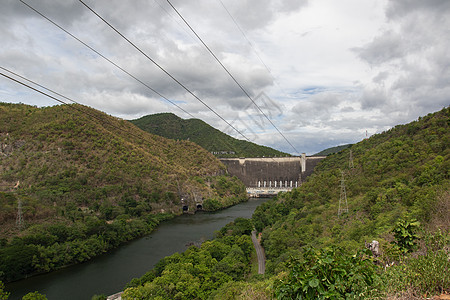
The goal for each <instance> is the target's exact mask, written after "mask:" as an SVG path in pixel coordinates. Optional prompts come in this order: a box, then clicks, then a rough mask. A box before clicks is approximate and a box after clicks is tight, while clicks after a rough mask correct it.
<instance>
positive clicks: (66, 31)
mask: <svg viewBox="0 0 450 300" xmlns="http://www.w3.org/2000/svg"><path fill="white" fill-rule="evenodd" d="M20 2H22V3H23V4H24V5H26V6H27V7H28V8H30V9H31V10H33V11H34V12H35V13H37V14H38V15H40V16H41V17H43V18H44V19H46V20H47V21H49V22H50V23H52V24H53V25H55V26H56V27H58V28H59V29H61V30H62V31H64V32H65V33H66V34H68V35H70V36H71V37H72V38H74V39H75V40H77V41H78V42H80V43H81V44H83V45H84V46H86V47H87V48H89V49H90V50H91V51H93V52H94V53H96V54H97V55H98V56H100V57H101V58H103V59H104V60H106V61H107V62H109V63H110V64H112V65H113V66H115V67H116V68H118V69H119V70H121V71H122V72H124V73H125V74H127V75H128V76H130V77H131V78H133V79H134V80H136V81H137V82H139V83H140V84H142V85H143V86H145V87H146V88H148V89H149V90H151V91H152V92H154V93H155V94H157V95H158V96H160V97H161V98H163V99H164V100H166V101H167V102H169V103H170V104H172V105H174V106H175V107H177V108H178V109H180V110H181V111H183V112H184V113H186V114H188V115H189V116H191V117H192V118H195V117H194V116H193V115H192V114H191V113H189V112H188V111H186V110H185V109H183V108H182V107H181V106H179V105H178V104H176V103H175V102H173V101H172V100H170V99H169V98H167V97H166V96H164V95H162V94H161V93H159V92H158V91H156V90H155V89H153V88H152V87H151V86H149V85H148V84H147V83H145V82H143V81H142V80H140V79H139V78H137V77H136V76H134V75H133V74H131V73H130V72H128V71H127V70H125V69H124V68H122V67H121V66H119V65H118V64H116V63H115V62H113V61H112V60H110V59H109V58H107V57H106V56H104V55H103V54H101V53H100V52H98V51H97V50H95V49H94V48H93V47H91V46H89V45H88V44H87V43H85V42H83V41H82V40H81V39H79V38H78V37H76V36H75V35H73V34H72V33H70V32H69V31H68V30H66V29H65V28H63V27H62V26H60V25H59V24H57V23H56V22H54V21H53V20H51V19H50V18H48V17H47V16H45V15H44V14H43V13H41V12H39V11H38V10H37V9H35V8H34V7H32V6H31V5H29V4H28V3H26V2H25V1H23V0H20Z"/></svg>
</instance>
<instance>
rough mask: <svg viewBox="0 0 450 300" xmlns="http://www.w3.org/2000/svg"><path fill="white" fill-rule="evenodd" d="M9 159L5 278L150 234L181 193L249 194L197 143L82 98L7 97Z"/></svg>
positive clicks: (1, 148) (195, 196) (2, 151)
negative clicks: (40, 101)
mask: <svg viewBox="0 0 450 300" xmlns="http://www.w3.org/2000/svg"><path fill="white" fill-rule="evenodd" d="M0 159H1V164H0V208H1V209H0V280H2V279H3V280H7V281H10V280H15V279H17V278H20V277H22V276H25V275H29V274H32V273H36V272H46V271H50V270H53V269H57V268H60V267H62V266H65V265H68V264H73V263H78V262H82V261H85V260H87V259H89V258H91V257H93V256H96V255H98V254H101V253H104V252H106V251H108V250H109V249H111V248H114V247H117V246H118V245H119V244H120V243H122V242H125V241H127V240H130V239H133V238H136V237H138V236H142V235H143V234H146V233H148V232H150V231H151V230H152V229H153V228H154V227H155V226H156V224H158V222H159V221H160V220H162V219H164V218H167V217H170V216H172V215H174V214H181V213H182V204H181V201H180V199H181V197H183V198H184V199H185V204H184V205H186V206H188V207H189V210H190V211H192V210H193V209H195V207H196V201H198V200H199V199H203V208H204V209H205V210H214V209H218V208H221V207H225V206H229V205H232V204H235V203H237V202H239V201H243V200H246V194H245V187H244V186H243V184H242V183H240V182H239V181H238V180H237V179H235V178H231V177H228V176H226V175H222V174H224V173H225V172H224V166H223V165H222V164H221V163H220V162H219V160H217V159H216V158H215V157H214V156H213V155H211V154H210V153H209V152H207V151H205V150H204V149H203V148H201V147H199V146H198V145H196V144H195V143H192V142H189V141H175V140H170V139H166V138H163V137H160V136H157V135H152V134H149V133H147V132H144V131H142V130H140V129H139V128H137V127H136V126H134V125H132V124H131V123H129V122H127V121H124V120H120V119H117V118H114V117H111V116H108V115H106V114H104V113H102V112H99V111H96V110H94V109H91V108H88V107H84V106H80V105H70V106H68V105H63V106H53V107H46V108H36V107H32V106H27V105H20V104H5V103H0ZM19 202H20V203H21V206H22V218H23V224H19V225H21V226H17V224H16V220H17V215H18V206H19ZM19 227H22V228H19Z"/></svg>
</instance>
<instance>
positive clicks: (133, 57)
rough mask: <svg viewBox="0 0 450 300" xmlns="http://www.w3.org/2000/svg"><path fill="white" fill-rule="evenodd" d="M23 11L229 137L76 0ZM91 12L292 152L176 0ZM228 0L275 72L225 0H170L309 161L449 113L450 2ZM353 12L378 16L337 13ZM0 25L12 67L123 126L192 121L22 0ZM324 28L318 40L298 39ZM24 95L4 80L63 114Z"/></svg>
mask: <svg viewBox="0 0 450 300" xmlns="http://www.w3.org/2000/svg"><path fill="white" fill-rule="evenodd" d="M25 1H27V2H28V3H30V4H31V5H33V6H35V7H36V8H37V9H39V10H40V11H42V13H44V14H45V15H47V16H48V17H50V18H52V19H53V20H55V21H56V22H57V23H58V24H60V25H62V26H63V27H65V28H66V29H68V30H69V31H71V32H72V33H73V34H75V35H76V36H78V37H79V38H81V39H82V40H83V41H85V42H86V43H88V44H89V45H91V46H92V47H94V48H95V49H97V50H98V51H100V52H101V53H102V54H104V55H106V56H107V57H108V58H110V59H111V60H113V61H114V62H116V63H117V64H119V65H120V66H122V67H124V68H125V69H126V70H127V71H129V72H130V73H132V74H133V75H135V76H137V77H138V78H139V79H141V80H142V81H144V82H145V83H147V84H148V85H150V86H151V87H152V88H154V89H156V90H157V91H158V92H160V93H161V94H163V95H165V96H166V97H168V98H170V99H171V100H173V101H176V102H177V103H179V105H180V106H182V107H183V108H184V109H186V110H188V111H189V112H191V113H192V114H194V115H195V116H196V117H198V118H201V119H202V120H204V121H206V122H208V123H209V124H211V125H213V126H214V127H216V128H220V129H225V128H227V125H226V124H225V123H224V122H222V121H221V120H220V119H219V118H217V117H216V116H215V115H214V114H212V113H211V112H210V111H209V110H208V109H207V108H206V107H205V106H204V105H202V104H201V103H199V102H198V101H197V100H195V99H194V98H193V97H192V96H190V95H189V94H188V93H187V92H186V91H185V90H184V89H182V88H181V87H180V86H178V85H177V84H176V83H175V82H174V81H173V80H171V79H170V78H168V77H167V76H166V75H165V74H164V73H163V72H161V71H160V70H159V69H158V68H157V67H155V66H154V65H153V64H152V63H151V62H150V61H149V60H147V59H146V58H145V57H143V56H142V55H141V54H139V53H138V52H137V51H136V50H135V49H133V48H132V47H131V46H130V45H129V44H128V43H127V42H125V41H124V40H123V39H122V38H120V37H119V36H118V35H117V34H116V33H115V32H114V31H112V30H111V29H110V28H108V27H107V26H106V25H105V24H104V23H103V22H101V21H100V20H99V19H98V18H96V17H95V16H94V15H93V14H92V13H91V12H89V11H88V10H87V9H86V8H85V7H84V6H83V5H82V4H80V3H79V2H78V1H75V0H70V1H62V0H59V1H55V0H43V1H40V0H25ZM85 1H86V3H87V4H88V5H89V6H91V7H93V8H94V9H95V10H96V11H97V12H98V13H100V14H101V15H102V16H103V17H105V19H107V20H108V21H110V22H111V23H112V24H113V25H114V26H115V27H117V28H118V29H119V30H120V31H121V32H123V33H124V34H125V35H126V36H127V37H129V38H130V39H131V40H132V41H133V42H135V43H136V45H138V46H139V47H140V48H141V49H142V50H143V51H145V52H146V53H147V54H148V55H150V56H151V57H152V58H153V59H155V61H157V62H158V63H160V64H161V66H163V67H164V68H166V69H167V70H168V71H169V72H170V73H171V74H173V75H174V76H175V77H176V78H177V79H179V80H180V81H181V82H182V83H183V84H185V85H186V86H187V87H188V88H189V89H191V90H192V91H193V92H195V94H196V95H198V96H200V97H201V98H202V99H203V100H204V101H205V102H206V103H207V104H208V105H210V106H211V107H213V108H214V109H215V110H216V111H217V112H219V113H220V114H221V115H222V116H223V117H224V118H225V119H227V120H228V121H230V122H234V121H235V123H236V126H237V127H238V128H239V129H241V130H243V131H245V132H247V133H249V134H253V135H254V136H252V139H255V141H257V142H259V143H262V144H266V145H269V146H274V147H275V148H277V149H283V150H284V151H288V152H292V149H291V148H290V146H289V145H286V142H285V141H284V139H283V138H282V137H281V136H280V135H278V134H277V132H276V131H275V130H274V128H273V127H272V126H270V124H269V123H268V121H267V120H266V121H264V120H262V119H261V116H260V113H259V112H258V111H257V110H256V109H255V108H254V107H253V106H252V105H250V101H249V99H248V98H247V97H246V96H245V95H244V94H243V93H242V91H241V90H240V89H239V87H237V86H236V84H235V83H234V82H233V81H232V80H231V79H230V78H229V77H228V75H227V74H226V73H225V72H224V71H223V70H222V69H221V67H220V66H219V65H218V64H217V62H215V61H214V59H213V58H212V57H211V56H210V54H209V53H208V52H207V51H206V49H204V47H203V46H202V45H201V44H200V43H199V42H198V41H197V40H196V38H195V37H193V34H192V33H190V32H189V30H188V29H187V28H186V26H185V25H184V24H183V22H182V21H181V20H180V19H179V17H178V16H177V15H176V14H175V13H174V12H173V10H172V9H171V8H170V6H169V5H168V3H167V2H166V1H164V0H153V1H144V0H137V1H133V3H132V5H131V4H130V3H129V2H127V1H121V0H111V1H107V0H100V1H94V0H85ZM222 1H223V3H224V4H225V5H226V7H227V9H228V10H229V11H230V13H231V14H232V15H233V16H234V18H235V20H236V21H237V22H238V24H239V25H240V26H241V28H242V29H243V30H244V31H245V33H246V35H247V36H248V37H250V40H251V41H252V43H253V46H254V47H255V48H256V49H257V50H258V52H259V54H260V56H261V57H262V58H263V59H264V61H265V63H267V65H268V66H269V68H270V69H271V70H272V74H269V73H268V72H267V70H266V69H265V66H263V65H262V64H261V62H260V60H259V59H258V57H256V56H255V53H254V51H253V50H254V49H252V48H251V47H250V46H249V45H248V42H247V41H246V40H245V38H244V37H243V36H242V34H241V33H240V32H239V30H238V29H237V28H236V25H235V24H234V23H233V21H232V20H231V19H230V17H229V16H228V14H227V12H226V11H225V10H224V8H223V7H222V5H221V4H220V2H219V1H209V0H199V1H197V2H196V3H195V5H193V4H192V2H190V1H182V0H171V2H172V3H173V4H174V5H175V7H176V8H177V9H178V10H179V11H180V12H181V13H182V14H183V16H184V17H185V18H186V19H187V20H188V22H189V23H190V24H191V25H192V26H193V27H194V28H195V29H196V31H197V32H198V33H199V34H200V36H201V37H202V38H203V39H204V41H205V42H206V43H207V44H208V45H209V46H210V48H211V49H212V50H213V51H214V52H215V53H216V55H217V56H218V57H219V58H220V59H221V61H222V62H223V63H224V64H225V65H226V66H227V67H228V68H229V70H230V71H231V72H232V73H233V74H234V75H235V76H236V78H237V79H238V80H239V82H240V83H241V84H242V85H243V86H244V88H245V89H246V91H248V92H249V93H250V95H252V97H257V95H259V93H260V92H265V93H266V94H267V95H270V98H271V101H272V102H271V104H270V105H271V106H272V107H275V108H274V109H273V110H272V111H271V110H270V109H269V111H268V112H269V113H270V114H269V115H270V117H271V119H272V120H273V122H275V123H276V125H277V126H278V128H280V129H281V130H282V131H283V132H284V133H285V134H286V135H287V136H288V138H289V139H290V140H293V141H295V142H294V143H295V146H296V148H297V149H301V150H300V151H302V152H303V151H306V152H308V153H313V152H317V151H320V150H322V149H319V148H323V147H327V146H335V145H337V144H342V143H347V142H354V141H357V140H358V139H359V137H360V136H361V132H363V131H364V130H365V129H368V130H369V131H370V132H371V133H375V132H378V131H381V130H385V129H386V128H387V127H389V126H393V125H395V124H398V123H402V122H408V121H411V120H413V119H415V118H416V117H418V116H419V115H424V114H426V113H428V112H431V111H435V110H438V109H440V108H442V107H443V106H446V105H449V103H450V100H449V96H448V95H450V90H449V89H450V88H449V85H448V82H450V58H449V55H448V49H449V46H450V45H449V40H448V36H450V32H449V30H450V29H449V28H450V20H449V18H448V15H450V8H449V6H450V4H449V2H448V1H446V0H443V1H438V0H431V1H420V0H405V1H389V2H386V6H385V7H381V8H380V4H379V3H381V2H377V3H378V4H374V3H372V2H371V1H370V0H369V1H370V2H365V1H361V2H358V5H356V6H355V5H352V7H347V6H346V5H347V4H345V3H342V4H339V7H338V8H339V9H337V7H336V5H337V4H335V3H334V2H327V1H321V0H317V1H315V2H314V5H308V1H306V0H305V1H297V0H284V1H278V0H264V1H259V0H244V1H242V0H222ZM369 3H370V4H369ZM373 7H377V8H378V10H374V9H372V8H373ZM353 9H355V10H358V12H359V10H361V11H362V12H364V14H365V15H364V16H367V18H365V17H359V16H358V17H357V18H355V15H356V14H349V15H339V14H347V13H348V12H349V11H350V10H353ZM329 11H333V14H331V15H327V12H329ZM382 11H383V12H384V13H385V19H383V18H382V17H380V16H379V14H380V13H381V12H382ZM322 13H323V14H322ZM347 16H350V17H349V18H346V17H347ZM374 16H375V17H374ZM372 17H374V18H375V19H376V18H379V19H378V21H377V22H374V24H375V25H373V24H372V23H370V24H369V23H365V22H366V21H367V20H370V18H372ZM342 20H345V21H342ZM0 21H1V22H2V24H8V26H2V27H0V37H1V39H2V47H1V48H0V62H1V66H4V67H7V68H10V69H11V70H13V71H15V72H18V73H20V74H22V75H24V76H26V77H28V78H30V79H33V80H35V81H38V82H39V83H42V84H44V85H46V86H48V87H50V88H52V89H54V90H56V91H58V92H61V93H63V94H65V95H67V96H69V97H71V98H73V99H76V100H78V101H80V102H82V103H85V104H88V105H91V106H93V107H94V108H97V109H100V110H103V111H106V112H108V113H110V114H113V115H116V116H120V117H123V118H136V117H139V116H142V115H145V114H150V113H157V112H162V111H171V112H174V113H177V114H179V115H181V116H183V117H188V116H185V115H184V113H182V112H181V111H179V110H178V109H177V108H175V107H174V106H171V105H170V104H168V103H167V102H166V101H164V100H162V99H160V97H159V96H158V95H156V94H155V93H153V92H151V91H150V90H148V89H147V88H145V87H144V86H142V85H141V84H139V83H137V82H136V81H135V80H133V79H131V78H129V77H128V76H127V75H125V74H123V73H122V72H121V71H119V70H118V69H116V68H115V67H113V66H112V65H110V64H109V63H108V62H106V61H104V60H103V59H102V58H100V57H98V56H97V55H96V54H94V53H93V52H91V51H90V50H88V49H87V48H85V47H84V46H83V45H81V44H80V43H78V42H77V41H75V40H73V39H72V38H71V37H69V36H67V35H66V34H65V33H63V32H62V31H60V30H59V29H57V28H56V27H54V26H53V25H51V24H50V23H49V22H48V21H46V20H44V19H43V18H41V17H40V16H38V15H37V14H35V13H34V12H33V11H31V10H30V9H28V8H27V7H26V6H24V5H23V4H21V3H20V2H19V1H16V0H4V1H1V2H0ZM347 22H354V23H352V26H348V24H347ZM382 22H383V23H382ZM354 24H356V25H354ZM368 24H369V25H370V26H369V25H368ZM359 26H360V27H361V29H360V30H354V29H355V28H356V27H358V28H359ZM371 26H376V28H373V27H371ZM336 27H339V28H340V30H339V32H337V31H336V30H335V28H336ZM317 28H319V29H320V30H316V31H315V34H314V35H312V34H308V35H305V36H303V37H302V36H301V34H300V35H299V33H304V32H309V31H310V30H311V29H314V30H315V29H317ZM330 28H332V29H333V30H331V29H330ZM366 29H367V30H366ZM325 41H326V42H325ZM362 41H366V42H362ZM367 41H369V42H367ZM333 42H336V43H338V44H339V45H340V44H341V43H345V48H342V49H340V50H339V49H334V48H335V47H336V45H338V44H333ZM348 49H352V50H351V51H348ZM330 57H333V59H328V58H330ZM355 57H357V59H355ZM367 66H368V67H367ZM275 78H276V80H277V81H278V82H275ZM281 87H282V88H281ZM311 87H313V88H311ZM14 89H15V85H14V84H12V83H10V82H5V80H3V79H2V81H0V96H1V97H2V98H1V99H0V100H2V101H5V99H6V100H7V101H14V98H15V97H17V99H20V100H15V101H16V102H18V101H22V102H27V101H28V102H29V103H30V104H37V105H53V104H55V103H54V102H53V101H52V100H45V99H44V98H42V97H38V96H36V95H34V94H33V93H31V92H29V93H27V92H26V91H25V89H23V88H18V87H16V89H17V94H14ZM283 90H284V91H283ZM285 91H289V96H288V95H286V92H285ZM292 91H294V92H292ZM34 99H37V100H34ZM270 105H269V106H270ZM278 107H279V108H281V112H279V111H278ZM264 109H266V108H264ZM233 124H234V123H233ZM361 127H364V128H361ZM230 133H232V132H230ZM232 134H233V135H234V136H236V133H232ZM239 138H242V137H239Z"/></svg>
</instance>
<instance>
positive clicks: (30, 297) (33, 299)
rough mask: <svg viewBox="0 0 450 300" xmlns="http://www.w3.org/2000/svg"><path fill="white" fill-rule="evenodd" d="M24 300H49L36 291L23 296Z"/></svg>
mask: <svg viewBox="0 0 450 300" xmlns="http://www.w3.org/2000/svg"><path fill="white" fill-rule="evenodd" d="M22 300H47V297H46V296H45V295H42V294H41V293H39V292H38V291H35V292H32V293H28V294H26V295H25V296H23V297H22Z"/></svg>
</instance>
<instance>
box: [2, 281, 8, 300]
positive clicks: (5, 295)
mask: <svg viewBox="0 0 450 300" xmlns="http://www.w3.org/2000/svg"><path fill="white" fill-rule="evenodd" d="M4 288H5V285H4V284H3V282H2V281H0V300H6V299H8V297H9V293H8V292H7V291H5V290H4Z"/></svg>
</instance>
